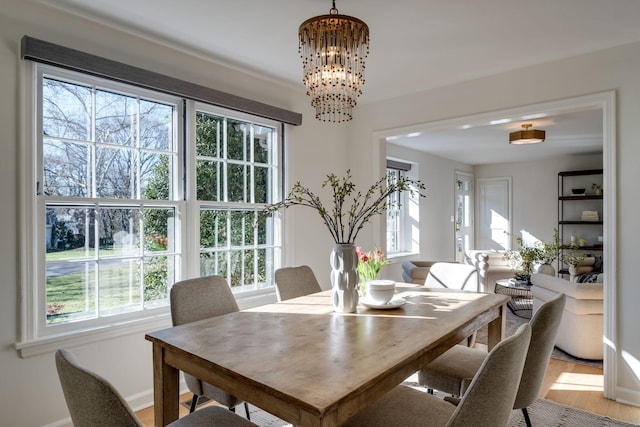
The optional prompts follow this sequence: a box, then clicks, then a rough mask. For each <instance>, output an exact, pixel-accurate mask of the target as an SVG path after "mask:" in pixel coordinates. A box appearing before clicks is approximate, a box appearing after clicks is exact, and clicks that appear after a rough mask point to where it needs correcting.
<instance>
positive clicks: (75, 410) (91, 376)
mask: <svg viewBox="0 0 640 427" xmlns="http://www.w3.org/2000/svg"><path fill="white" fill-rule="evenodd" d="M55 357H56V368H57V369H58V377H59V378H60V384H61V385H62V391H63V393H64V399H65V401H66V402H67V408H68V409H69V414H70V415H71V421H72V422H73V425H74V426H75V427H92V426H101V427H102V426H104V427H111V426H113V427H129V426H135V427H142V425H143V424H141V423H140V421H138V419H137V417H136V416H135V414H134V413H133V411H132V410H131V408H130V407H129V405H128V404H127V403H126V401H125V400H124V398H123V397H122V396H121V395H120V393H118V391H117V390H116V389H115V388H113V386H112V385H111V384H110V383H109V382H108V381H107V380H105V379H103V378H102V377H100V376H99V375H97V374H95V373H93V372H91V371H89V370H87V369H84V368H82V367H81V366H79V365H78V363H77V361H76V359H75V357H73V355H72V354H71V353H70V352H69V351H67V350H64V349H60V350H58V351H57V352H56V356H55Z"/></svg>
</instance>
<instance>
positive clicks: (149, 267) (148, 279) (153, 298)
mask: <svg viewBox="0 0 640 427" xmlns="http://www.w3.org/2000/svg"><path fill="white" fill-rule="evenodd" d="M142 267H143V274H144V277H143V279H142V280H143V283H144V301H145V305H146V306H149V305H155V304H154V303H157V302H158V301H164V300H166V299H167V298H169V295H168V289H169V283H174V282H175V280H176V278H175V262H174V257H164V256H160V257H146V258H145V259H144V264H143V265H142Z"/></svg>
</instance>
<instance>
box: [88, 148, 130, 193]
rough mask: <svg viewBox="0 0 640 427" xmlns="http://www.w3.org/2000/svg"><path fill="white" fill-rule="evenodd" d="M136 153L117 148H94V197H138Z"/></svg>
mask: <svg viewBox="0 0 640 427" xmlns="http://www.w3.org/2000/svg"><path fill="white" fill-rule="evenodd" d="M137 161H138V159H137V154H136V152H135V151H133V150H127V149H119V148H115V149H114V148H102V147H98V148H97V149H96V197H100V198H114V199H134V198H138V192H137V188H136V183H137V176H136V175H137V174H136V170H137V166H136V165H137Z"/></svg>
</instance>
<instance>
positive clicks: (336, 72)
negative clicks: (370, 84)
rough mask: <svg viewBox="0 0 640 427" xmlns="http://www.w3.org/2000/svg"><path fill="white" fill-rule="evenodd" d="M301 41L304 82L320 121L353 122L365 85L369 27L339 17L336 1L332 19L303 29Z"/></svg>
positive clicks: (314, 20)
mask: <svg viewBox="0 0 640 427" xmlns="http://www.w3.org/2000/svg"><path fill="white" fill-rule="evenodd" d="M298 38H299V48H298V51H299V52H300V57H301V58H302V68H303V82H304V85H305V86H306V87H307V95H309V96H311V105H312V106H313V107H315V109H316V118H317V119H318V120H322V121H324V122H326V121H329V122H343V121H349V120H351V119H352V118H353V115H352V113H353V108H354V107H355V106H356V104H357V99H358V96H360V94H362V86H363V85H364V68H365V59H366V58H367V55H368V54H369V27H368V26H367V24H365V23H364V22H363V21H361V20H360V19H358V18H353V17H351V16H346V15H340V14H338V9H336V2H335V0H333V7H332V8H331V10H330V11H329V14H328V15H320V16H316V17H313V18H310V19H307V20H306V21H304V22H303V23H302V24H301V25H300V28H299V29H298Z"/></svg>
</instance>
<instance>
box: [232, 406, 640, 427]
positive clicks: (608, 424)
mask: <svg viewBox="0 0 640 427" xmlns="http://www.w3.org/2000/svg"><path fill="white" fill-rule="evenodd" d="M249 408H250V411H249V412H250V413H251V421H252V422H253V423H255V424H257V425H258V426H260V427H289V426H291V424H289V423H287V422H284V421H282V420H281V419H279V418H276V417H274V416H273V415H271V414H269V413H267V412H265V411H263V410H261V409H259V408H256V407H255V406H253V405H249ZM241 413H242V411H241ZM529 417H530V418H531V422H532V424H533V425H534V426H539V427H590V426H594V427H637V426H638V425H637V424H629V423H627V422H624V421H620V420H616V419H613V418H609V417H603V416H600V415H595V414H592V413H590V412H586V411H583V410H580V409H576V408H572V407H569V406H564V405H560V404H558V403H555V402H551V401H550V400H546V399H538V400H536V401H535V402H534V404H533V405H531V406H530V407H529ZM525 426H526V423H525V421H524V417H523V416H522V411H520V410H514V411H513V412H512V414H511V419H510V420H509V424H508V427H525Z"/></svg>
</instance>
